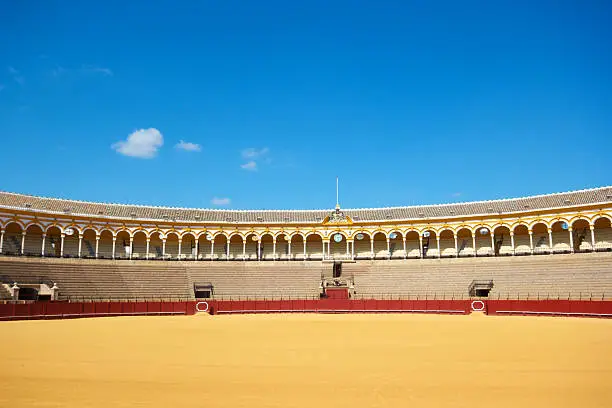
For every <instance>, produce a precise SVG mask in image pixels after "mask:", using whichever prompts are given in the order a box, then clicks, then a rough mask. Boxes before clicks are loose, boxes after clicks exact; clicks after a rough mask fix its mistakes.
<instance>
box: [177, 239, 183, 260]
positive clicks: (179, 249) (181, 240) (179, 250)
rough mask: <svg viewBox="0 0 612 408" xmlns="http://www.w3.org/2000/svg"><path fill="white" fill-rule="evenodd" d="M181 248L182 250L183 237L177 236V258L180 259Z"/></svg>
mask: <svg viewBox="0 0 612 408" xmlns="http://www.w3.org/2000/svg"><path fill="white" fill-rule="evenodd" d="M182 250H183V238H182V237H179V239H178V259H181V253H182Z"/></svg>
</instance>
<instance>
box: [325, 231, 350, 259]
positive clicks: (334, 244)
mask: <svg viewBox="0 0 612 408" xmlns="http://www.w3.org/2000/svg"><path fill="white" fill-rule="evenodd" d="M346 242H347V240H346V236H345V235H344V234H343V233H341V232H339V231H335V232H333V233H332V234H331V235H330V237H329V254H328V255H330V257H331V258H333V259H336V258H338V259H341V258H346V254H347V250H346Z"/></svg>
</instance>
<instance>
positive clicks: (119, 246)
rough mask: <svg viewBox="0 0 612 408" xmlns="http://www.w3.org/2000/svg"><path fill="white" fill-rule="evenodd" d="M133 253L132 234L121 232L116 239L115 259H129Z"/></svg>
mask: <svg viewBox="0 0 612 408" xmlns="http://www.w3.org/2000/svg"><path fill="white" fill-rule="evenodd" d="M131 253H132V247H131V242H130V233H129V232H128V231H125V230H121V231H119V232H118V233H117V238H116V239H115V259H129V258H130V255H131Z"/></svg>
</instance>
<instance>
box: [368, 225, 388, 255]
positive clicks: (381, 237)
mask: <svg viewBox="0 0 612 408" xmlns="http://www.w3.org/2000/svg"><path fill="white" fill-rule="evenodd" d="M372 243H373V250H374V252H373V256H372V259H387V258H388V257H389V251H388V249H387V236H386V235H385V234H384V232H381V231H379V232H375V233H374V235H373V236H372Z"/></svg>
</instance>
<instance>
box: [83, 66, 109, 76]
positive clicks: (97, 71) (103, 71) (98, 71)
mask: <svg viewBox="0 0 612 408" xmlns="http://www.w3.org/2000/svg"><path fill="white" fill-rule="evenodd" d="M81 70H82V71H83V72H85V73H88V72H89V73H92V74H100V75H103V76H113V71H112V70H111V69H110V68H104V67H99V66H97V65H83V66H82V67H81Z"/></svg>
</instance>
